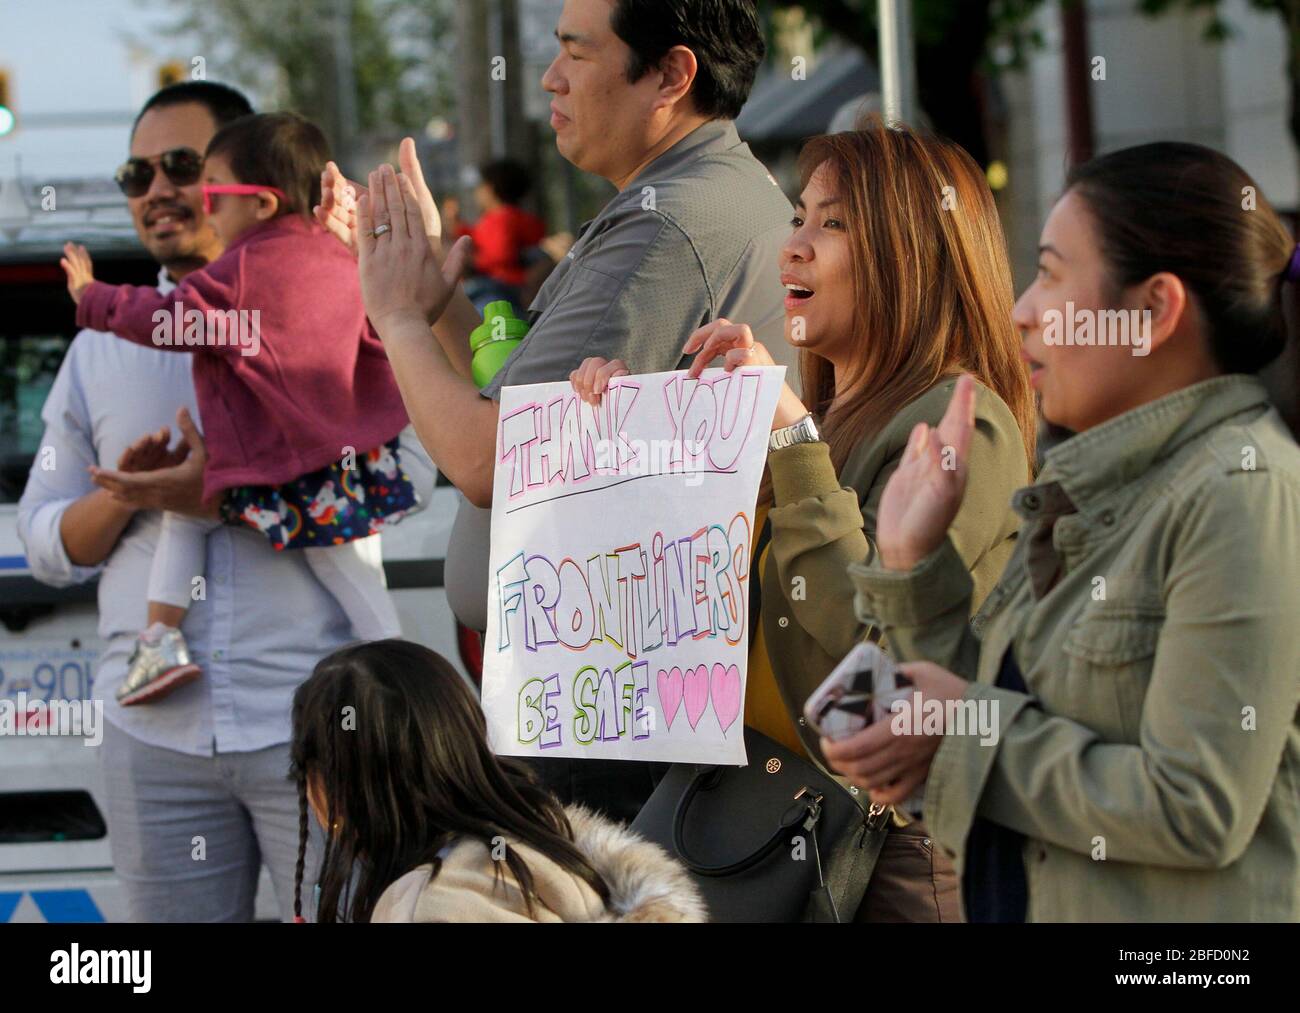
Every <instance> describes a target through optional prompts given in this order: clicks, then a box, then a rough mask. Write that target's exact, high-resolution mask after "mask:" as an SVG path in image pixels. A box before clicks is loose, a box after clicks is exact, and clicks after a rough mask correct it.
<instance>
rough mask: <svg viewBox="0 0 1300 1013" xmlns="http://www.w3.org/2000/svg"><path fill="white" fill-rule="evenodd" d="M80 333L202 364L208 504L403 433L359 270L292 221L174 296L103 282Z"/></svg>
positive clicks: (88, 301) (333, 243) (198, 374)
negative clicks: (105, 335)
mask: <svg viewBox="0 0 1300 1013" xmlns="http://www.w3.org/2000/svg"><path fill="white" fill-rule="evenodd" d="M232 310H234V311H246V312H243V313H230V312H229V311H232ZM254 311H256V315H254ZM241 317H242V323H243V328H242V330H241V328H240V318H241ZM77 323H78V325H80V326H82V327H89V328H91V329H93V330H98V331H112V332H113V333H114V334H116V335H118V336H119V337H122V338H125V339H126V340H128V341H134V342H136V343H137V344H140V345H147V346H149V347H152V348H162V349H164V350H170V351H176V352H185V353H192V354H193V355H194V388H195V393H196V395H197V398H198V404H199V412H200V414H201V415H202V422H203V429H204V438H205V440H206V442H207V447H208V466H207V470H206V471H205V473H204V477H203V495H204V497H205V498H208V499H210V498H211V497H213V496H214V495H215V494H217V493H219V492H221V491H222V490H225V489H229V488H231V487H233V486H240V485H271V486H277V485H283V484H285V483H286V482H289V481H291V480H292V479H295V478H297V477H298V476H299V475H303V474H306V473H308V472H311V471H315V470H316V469H318V468H323V467H325V466H326V465H328V464H332V463H333V462H335V461H337V460H339V459H340V458H341V457H343V455H344V453H345V452H346V448H348V447H352V448H353V449H354V450H355V451H356V452H357V453H358V454H363V453H365V452H366V451H368V450H370V449H372V448H374V447H377V446H379V445H380V444H382V443H384V442H386V441H387V440H390V439H392V438H393V437H394V436H396V435H397V434H398V433H399V432H401V431H402V429H403V428H404V427H405V426H406V424H407V417H406V409H405V408H404V407H403V406H402V398H401V394H400V393H399V392H398V389H397V381H396V380H395V379H394V378H393V371H392V368H391V367H390V366H389V364H388V358H387V356H386V355H385V354H384V348H383V345H382V344H381V343H380V341H379V338H378V336H377V335H376V334H375V332H374V329H373V328H372V327H371V326H370V323H369V321H368V320H366V311H365V307H364V306H363V305H362V302H361V285H360V281H359V278H358V275H357V265H356V261H355V260H353V259H352V256H351V255H350V254H349V253H348V252H347V251H346V250H345V249H344V248H343V246H342V244H341V243H339V242H338V240H336V239H334V238H333V237H332V236H331V235H330V234H329V233H327V232H326V231H325V230H324V229H322V228H321V227H320V226H319V225H316V224H315V223H311V222H307V221H306V220H305V219H303V218H300V217H298V216H297V215H286V216H284V217H282V218H275V219H272V220H271V221H269V222H265V223H263V224H261V225H258V226H255V227H254V228H252V229H249V230H248V231H247V232H245V233H244V234H243V235H242V236H240V237H239V238H238V239H236V240H235V241H234V242H233V243H231V244H230V246H229V247H227V248H226V252H225V253H223V254H222V255H221V256H220V257H218V258H217V259H216V260H214V261H213V262H212V263H210V264H208V265H207V267H205V268H203V269H202V270H201V271H195V272H194V273H193V274H190V275H187V276H186V277H185V279H184V280H183V281H182V282H181V283H180V284H179V285H178V286H177V287H176V288H175V290H174V291H172V292H169V293H168V294H167V295H162V294H161V293H159V292H158V291H157V290H156V289H153V288H142V287H137V286H134V285H106V284H104V283H103V282H98V281H97V282H94V283H92V284H91V285H90V286H89V287H88V288H87V289H86V291H85V293H84V294H83V295H82V298H81V302H80V304H79V305H78V306H77ZM254 323H256V324H257V325H258V326H257V328H256V331H254V328H253V324H254Z"/></svg>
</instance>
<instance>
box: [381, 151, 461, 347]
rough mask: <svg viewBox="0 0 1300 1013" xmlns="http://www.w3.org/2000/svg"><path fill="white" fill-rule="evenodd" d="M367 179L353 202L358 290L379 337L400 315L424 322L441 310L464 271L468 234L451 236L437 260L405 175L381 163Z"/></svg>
mask: <svg viewBox="0 0 1300 1013" xmlns="http://www.w3.org/2000/svg"><path fill="white" fill-rule="evenodd" d="M369 183H370V189H369V191H368V192H366V193H363V194H362V195H361V198H360V200H359V201H358V202H357V229H358V237H357V242H358V250H359V252H360V264H361V295H362V298H363V299H364V300H365V304H366V315H367V316H369V317H370V321H371V323H373V324H374V325H375V330H376V331H378V332H379V336H380V338H381V339H382V338H383V337H384V334H385V331H386V330H387V329H389V328H390V327H391V326H392V325H393V324H395V323H397V322H398V321H399V320H402V319H403V318H405V319H410V318H414V317H419V318H420V319H422V320H423V321H424V324H425V326H428V325H429V324H432V323H433V322H434V321H435V320H437V319H438V318H439V317H440V316H442V312H443V310H445V309H446V308H447V303H448V302H450V301H451V297H452V294H453V293H454V292H455V291H456V285H457V284H458V283H459V281H460V276H461V274H462V273H464V270H465V264H466V261H467V259H468V256H469V237H468V236H466V237H463V238H461V239H459V240H457V241H456V243H455V244H454V245H453V246H452V248H451V249H450V250H449V251H448V253H447V257H446V260H445V261H443V262H442V263H439V262H438V258H437V257H436V256H435V255H434V251H433V247H432V246H431V245H430V242H429V237H428V234H427V233H426V232H425V227H426V225H425V221H424V217H423V211H422V210H421V199H420V196H419V195H418V194H417V193H416V188H415V186H414V182H413V180H412V179H411V177H410V176H406V175H403V176H400V177H399V176H398V175H397V173H396V172H395V171H394V170H393V167H392V166H391V165H383V166H380V167H379V168H378V169H376V170H375V171H374V172H372V173H371V174H370V180H369ZM376 232H378V234H376Z"/></svg>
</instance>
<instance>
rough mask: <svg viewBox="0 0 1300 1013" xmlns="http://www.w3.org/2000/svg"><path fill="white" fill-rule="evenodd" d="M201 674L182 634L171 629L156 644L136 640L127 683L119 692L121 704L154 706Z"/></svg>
mask: <svg viewBox="0 0 1300 1013" xmlns="http://www.w3.org/2000/svg"><path fill="white" fill-rule="evenodd" d="M200 674H201V669H200V668H199V666H198V665H196V664H194V662H193V661H192V660H191V659H190V649H189V646H188V645H187V644H186V643H185V637H184V635H183V634H182V633H181V631H180V630H177V629H168V630H166V631H164V632H163V633H162V635H161V636H159V637H158V639H157V640H155V641H150V640H148V639H146V638H145V637H144V636H143V635H141V636H140V637H138V638H136V642H135V651H134V652H132V654H131V661H130V663H129V664H128V665H127V670H126V679H125V680H124V681H123V683H122V685H121V686H120V687H119V688H118V691H117V702H118V703H119V704H121V705H122V706H123V707H131V706H133V705H135V704H139V703H151V702H152V701H154V700H158V699H161V698H162V697H164V696H166V695H167V694H168V693H170V692H171V691H172V690H174V689H175V688H176V687H177V686H183V685H184V684H185V683H187V682H193V681H194V680H195V679H197V678H198V677H199V675H200Z"/></svg>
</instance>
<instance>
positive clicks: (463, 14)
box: [456, 0, 495, 167]
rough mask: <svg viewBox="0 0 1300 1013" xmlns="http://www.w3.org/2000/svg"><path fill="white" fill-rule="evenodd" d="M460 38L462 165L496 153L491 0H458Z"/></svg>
mask: <svg viewBox="0 0 1300 1013" xmlns="http://www.w3.org/2000/svg"><path fill="white" fill-rule="evenodd" d="M456 41H457V44H458V47H459V50H460V73H459V74H457V75H456V147H457V150H458V152H459V154H460V161H461V165H462V167H467V166H474V165H478V164H479V163H481V162H486V161H487V160H488V159H489V158H491V156H492V130H491V123H492V119H491V109H490V108H489V103H490V96H491V94H492V89H493V84H494V82H493V81H492V62H491V61H492V56H493V55H495V54H493V53H492V52H491V50H490V48H489V46H488V0H460V2H459V3H457V4H456Z"/></svg>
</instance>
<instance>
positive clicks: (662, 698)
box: [659, 667, 683, 729]
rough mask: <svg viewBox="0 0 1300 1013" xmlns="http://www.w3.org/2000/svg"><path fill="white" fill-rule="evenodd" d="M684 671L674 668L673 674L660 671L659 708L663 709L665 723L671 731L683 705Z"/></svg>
mask: <svg viewBox="0 0 1300 1013" xmlns="http://www.w3.org/2000/svg"><path fill="white" fill-rule="evenodd" d="M682 689H683V685H682V670H681V669H680V668H676V667H674V668H673V670H672V671H671V672H665V671H664V670H663V669H662V668H661V669H659V706H660V707H662V708H663V712H664V722H665V723H666V724H667V725H668V727H669V728H670V729H671V728H672V726H673V718H675V717H676V716H677V708H679V707H680V706H681V705H682Z"/></svg>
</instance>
